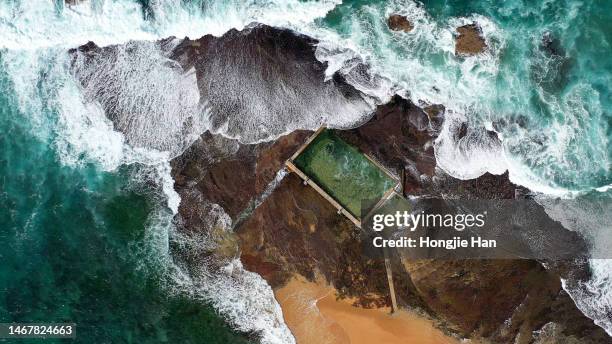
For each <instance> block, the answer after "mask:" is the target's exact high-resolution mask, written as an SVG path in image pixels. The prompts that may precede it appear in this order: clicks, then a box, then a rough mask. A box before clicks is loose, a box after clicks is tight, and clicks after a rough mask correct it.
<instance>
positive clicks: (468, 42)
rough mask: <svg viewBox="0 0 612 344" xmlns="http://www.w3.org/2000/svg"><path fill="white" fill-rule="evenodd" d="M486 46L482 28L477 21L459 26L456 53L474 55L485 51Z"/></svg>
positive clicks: (458, 54)
mask: <svg viewBox="0 0 612 344" xmlns="http://www.w3.org/2000/svg"><path fill="white" fill-rule="evenodd" d="M486 48H487V43H486V42H485V39H484V37H483V36H482V29H481V28H480V26H478V24H477V23H473V24H468V25H464V26H460V27H458V28H457V37H456V41H455V55H457V56H472V55H476V54H480V53H482V52H484V51H485V49H486Z"/></svg>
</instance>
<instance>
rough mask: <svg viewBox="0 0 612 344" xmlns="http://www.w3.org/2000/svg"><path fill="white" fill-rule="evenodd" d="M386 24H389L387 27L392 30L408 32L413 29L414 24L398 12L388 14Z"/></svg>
mask: <svg viewBox="0 0 612 344" xmlns="http://www.w3.org/2000/svg"><path fill="white" fill-rule="evenodd" d="M387 25H389V29H391V30H393V31H404V32H410V31H412V29H414V25H412V23H411V22H410V21H409V20H408V18H406V16H403V15H400V14H392V15H390V16H389V18H388V19H387Z"/></svg>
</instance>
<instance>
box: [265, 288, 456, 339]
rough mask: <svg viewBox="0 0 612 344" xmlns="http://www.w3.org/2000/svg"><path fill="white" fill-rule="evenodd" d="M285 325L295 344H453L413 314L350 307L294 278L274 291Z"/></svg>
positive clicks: (347, 302)
mask: <svg viewBox="0 0 612 344" xmlns="http://www.w3.org/2000/svg"><path fill="white" fill-rule="evenodd" d="M275 295H276V299H277V300H278V302H279V303H280V305H281V307H282V309H283V314H284V317H285V322H286V323H287V326H289V329H290V330H291V332H292V333H293V335H294V336H295V338H296V340H297V342H298V344H348V343H350V344H360V343H364V344H366V343H367V344H371V343H381V344H383V343H385V344H387V343H388V344H393V343H402V344H451V343H452V344H456V343H459V341H458V340H456V339H454V338H451V337H448V336H446V335H444V334H443V333H442V332H441V331H440V330H438V329H436V328H435V327H433V323H432V322H431V321H430V320H428V319H425V318H423V317H420V316H418V315H416V314H413V313H410V312H407V311H399V312H396V313H395V314H393V315H390V314H389V313H390V309H389V308H378V309H363V308H359V307H353V306H352V303H351V301H350V300H336V296H335V290H334V289H333V288H332V287H330V286H327V285H324V284H321V283H313V282H308V281H306V280H305V279H303V278H294V279H293V280H292V281H291V282H289V283H288V284H287V285H286V286H284V287H282V288H280V289H278V290H276V291H275Z"/></svg>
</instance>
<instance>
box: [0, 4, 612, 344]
mask: <svg viewBox="0 0 612 344" xmlns="http://www.w3.org/2000/svg"><path fill="white" fill-rule="evenodd" d="M611 7H612V5H611V4H610V3H609V2H606V1H577V0H561V1H519V0H511V1H504V2H498V1H487V0H478V1H458V0H455V1H450V0H447V1H440V0H437V1H424V2H422V3H420V2H413V1H396V0H389V1H344V2H342V3H341V2H339V1H322V2H304V1H297V0H296V1H282V2H281V1H278V2H276V1H186V0H185V1H176V0H159V1H130V0H106V1H101V0H97V1H90V2H87V3H85V4H83V5H80V6H76V7H73V8H67V7H64V6H63V5H62V4H61V2H59V1H58V2H56V3H53V2H51V1H48V0H38V1H25V0H24V1H9V0H1V1H0V239H1V242H0V244H1V245H2V247H1V248H0V262H1V264H0V296H1V298H0V320H1V321H2V322H10V321H23V322H27V321H54V322H63V321H71V322H76V323H77V325H78V328H77V333H78V340H79V341H81V342H85V343H92V342H94V343H123V342H125V343H147V342H150V343H157V342H170V343H178V342H180V343H239V342H245V341H247V339H246V338H247V337H245V336H244V335H242V334H240V333H238V332H241V333H242V332H248V331H262V329H264V328H267V327H274V326H276V327H278V326H279V325H278V324H276V323H275V322H274V321H271V322H270V321H267V320H266V321H263V320H262V321H259V320H258V319H260V318H257V316H258V315H259V314H275V313H274V312H275V311H274V307H273V305H272V306H271V305H270V304H269V303H266V302H262V303H261V304H260V303H258V301H259V300H266V297H268V298H269V297H270V293H269V291H266V289H265V288H261V287H258V288H260V289H257V290H263V291H262V294H257V293H254V292H252V291H251V290H254V289H249V286H250V284H248V283H255V284H257V283H261V281H259V280H256V279H255V280H254V279H252V278H251V277H249V278H248V279H246V281H247V282H248V283H247V282H244V283H243V282H241V283H243V284H239V286H240V287H235V288H234V289H232V288H224V287H221V286H225V284H223V283H220V282H219V283H217V282H216V280H215V279H214V278H213V279H205V280H204V282H200V283H192V284H189V283H187V284H186V285H188V286H192V287H191V288H190V287H185V284H182V283H180V282H177V281H181V280H182V279H181V278H182V277H181V276H180V274H179V277H177V272H176V267H175V266H174V265H173V257H172V253H171V250H170V249H169V247H171V245H172V242H173V239H172V235H173V234H172V233H173V227H172V224H171V221H170V219H171V218H172V215H173V208H175V206H176V203H175V202H176V199H174V198H173V197H175V196H173V195H172V192H170V191H169V190H168V184H167V183H168V182H169V181H168V173H167V161H168V159H169V156H168V154H167V152H166V153H164V152H156V151H150V150H147V149H146V147H140V149H134V147H129V146H128V145H127V144H126V143H125V140H124V139H123V138H122V136H121V135H120V134H118V133H117V132H114V131H113V130H112V127H111V126H110V124H109V123H108V121H106V120H105V119H104V116H103V114H102V113H101V112H100V109H99V107H98V106H96V104H93V103H90V102H87V101H85V100H84V98H83V96H82V94H81V91H80V90H79V88H78V86H77V84H76V82H75V81H74V78H73V77H72V76H71V74H70V72H69V71H68V68H67V58H66V54H65V51H66V50H67V49H69V48H71V47H74V46H77V45H79V44H84V43H86V42H87V41H89V40H93V41H95V42H96V43H99V44H101V45H106V44H114V43H123V42H126V41H128V40H131V39H134V40H155V39H159V38H162V37H167V36H170V35H175V36H177V37H183V36H190V37H199V36H201V35H203V34H207V33H212V34H216V35H220V34H223V32H225V31H227V30H229V29H230V28H232V27H236V28H242V27H244V26H245V25H247V24H248V23H250V22H251V21H259V22H264V23H268V24H271V25H278V26H284V27H289V28H293V29H296V30H298V31H301V32H304V33H307V34H310V35H313V36H315V37H317V38H319V39H320V40H321V41H322V44H321V46H320V49H319V51H318V56H319V58H320V59H321V60H325V61H327V62H328V63H329V64H330V66H331V68H333V69H342V68H348V67H347V66H350V60H351V58H352V57H355V56H358V57H359V58H361V59H363V60H365V61H366V62H367V63H368V64H369V67H370V70H371V71H373V72H374V73H376V74H378V75H380V76H382V77H384V78H386V79H387V80H388V81H389V82H388V83H382V84H380V85H378V86H377V87H372V88H364V89H363V90H364V92H369V93H371V94H372V95H374V96H376V97H379V98H380V99H381V101H384V99H385V97H388V96H389V95H390V94H392V93H393V92H401V93H403V94H404V95H405V96H407V97H410V98H411V99H412V100H413V101H415V102H419V101H421V102H426V103H441V104H444V105H445V106H446V107H447V110H448V111H447V116H448V117H447V118H448V123H451V124H452V123H453V121H469V122H470V123H471V124H474V127H479V126H484V127H486V128H488V129H490V130H496V131H497V132H498V133H499V134H500V136H501V137H502V138H503V142H502V145H501V146H499V147H497V146H496V147H491V146H490V142H488V141H486V140H485V139H483V137H482V136H481V135H479V133H478V132H477V131H474V132H473V133H471V134H470V135H468V137H467V138H466V139H465V140H464V141H462V142H454V141H452V140H450V139H447V138H446V136H445V133H444V132H443V133H442V135H441V137H442V139H441V140H440V141H439V142H438V143H437V146H436V149H437V151H436V153H437V155H438V159H439V162H440V164H441V166H442V167H443V168H444V169H445V170H447V172H449V173H451V174H452V175H455V176H457V177H459V178H472V177H475V176H478V175H480V174H482V173H484V172H485V171H491V172H494V173H501V172H503V171H505V170H509V171H510V175H511V178H512V180H514V181H515V182H517V183H520V184H523V185H526V186H528V187H530V188H532V189H534V190H538V191H541V192H543V193H544V194H549V195H554V196H562V197H574V198H578V199H580V198H585V199H586V198H595V199H600V200H604V201H608V200H609V199H610V197H612V196H611V195H610V192H611V191H610V185H611V184H612V171H611V170H610V159H611V158H612V149H610V146H609V144H608V142H609V140H610V139H611V138H612V129H611V124H612V123H611V121H612V94H611V91H610V88H609V85H611V84H612V60H611V59H610V55H611V53H612V46H611V44H612V8H611ZM391 13H402V14H405V15H407V16H408V17H409V19H410V20H412V21H413V22H414V23H415V29H414V31H413V32H412V33H408V34H404V33H394V32H391V31H389V30H388V29H387V28H386V22H385V19H386V17H387V16H388V15H389V14H391ZM472 21H478V22H479V23H480V24H481V26H482V30H483V34H484V36H485V38H486V40H487V43H488V45H489V47H490V48H489V50H488V51H487V52H486V53H485V54H484V55H481V56H479V57H475V58H467V59H463V58H458V57H456V56H454V53H453V51H454V39H453V32H454V27H456V26H458V25H463V24H466V23H471V22H472ZM153 84H154V83H153ZM144 91H147V92H148V93H149V94H150V93H151V92H150V91H151V90H144ZM144 91H142V90H138V89H136V88H135V89H133V90H129V92H128V93H127V94H128V95H129V96H130V97H131V98H130V99H134V100H136V101H138V100H139V99H145V98H143V97H145V95H144V93H142V92H144ZM146 99H148V98H146ZM447 129H448V128H447ZM457 147H461V149H456V148H457ZM164 168H166V169H164ZM150 180H153V181H155V182H154V183H149V182H148V181H150ZM164 183H165V184H164ZM170 184H171V181H170ZM152 185H160V186H159V187H155V186H152ZM170 189H171V188H170ZM173 202H174V203H173ZM211 221H212V220H211ZM588 226H593V230H592V231H591V232H589V235H590V236H591V237H590V239H591V240H593V241H594V242H601V243H604V244H607V243H608V242H607V241H606V240H604V239H605V238H607V237H608V236H609V235H606V233H609V229H610V228H609V227H608V226H609V225H606V224H601V223H589V224H588ZM595 246H596V245H595ZM592 268H593V271H594V276H593V278H592V280H591V281H588V282H584V283H579V284H571V283H569V282H568V283H567V289H568V291H569V292H570V294H571V295H572V296H573V297H574V300H576V303H577V304H578V306H579V307H580V309H581V310H582V311H583V312H584V313H585V314H587V315H588V316H590V317H592V318H594V319H596V320H597V321H598V323H599V324H600V325H601V326H603V327H604V328H606V330H607V331H609V332H611V331H612V318H610V314H612V264H610V263H609V261H607V260H594V261H593V262H592ZM207 283H210V286H207ZM232 283H233V282H232ZM195 285H197V288H195V287H193V286H195ZM232 285H234V284H232ZM257 285H259V284H257ZM215 288H216V289H215ZM196 289H197V290H196ZM177 290H178V291H177ZM207 290H212V291H213V292H212V293H211V292H207ZM219 290H228V293H230V294H228V295H231V297H228V298H229V299H232V300H233V301H232V302H235V303H233V304H230V305H229V306H228V305H226V304H223V303H222V302H220V301H219V300H218V299H216V298H215V297H214V296H215V294H217V293H218V291H219ZM266 293H267V294H266ZM202 295H203V296H202ZM225 296H226V297H227V295H225ZM242 306H244V307H242ZM262 307H263V308H262ZM266 307H268V308H266ZM269 307H272V308H271V309H273V311H270V313H266V312H262V309H270V308H269ZM237 309H240V311H236V310H237ZM255 313H257V314H255ZM272 318H274V317H272ZM266 319H267V318H266ZM274 319H275V318H274ZM237 324H241V326H238V325H237ZM232 328H234V329H239V330H240V331H236V330H232ZM279 331H280V332H282V331H284V329H282V328H281V330H279ZM274 333H276V332H274ZM263 338H264V341H268V342H275V341H276V342H278V341H282V340H279V339H278V338H286V337H283V336H282V335H281V336H275V335H274V334H269V333H268V334H264V335H263Z"/></svg>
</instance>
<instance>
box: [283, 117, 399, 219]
mask: <svg viewBox="0 0 612 344" xmlns="http://www.w3.org/2000/svg"><path fill="white" fill-rule="evenodd" d="M293 162H294V164H295V165H296V166H297V167H298V168H299V169H300V170H302V172H303V173H304V174H306V175H307V176H308V177H309V178H310V179H312V180H313V181H314V182H315V183H316V184H317V185H319V186H320V187H321V188H322V189H323V190H324V191H325V192H326V193H327V194H329V195H330V196H331V197H332V198H334V199H335V200H336V201H337V202H338V203H340V205H342V206H343V207H344V208H345V209H346V210H347V211H348V212H350V213H351V214H352V215H353V216H355V217H356V218H360V217H361V215H362V214H361V209H362V201H364V202H365V203H364V206H365V207H367V208H370V207H371V206H374V204H376V203H377V202H378V201H379V200H380V199H381V198H382V197H383V196H384V195H385V194H386V193H387V192H388V191H389V190H391V189H392V188H393V187H395V186H396V185H397V180H395V179H394V178H393V177H392V176H391V175H390V174H388V173H387V172H386V171H384V170H383V169H382V168H381V167H379V166H377V164H376V163H374V162H373V161H372V160H371V159H369V158H368V157H367V156H366V155H364V154H363V153H362V152H360V151H359V150H358V149H357V148H355V147H353V146H351V145H349V144H348V143H346V142H345V141H344V140H342V139H341V138H340V137H338V136H337V135H336V134H335V133H334V132H333V131H332V130H328V129H325V130H323V131H321V132H320V133H319V134H318V135H317V136H316V137H315V139H314V140H312V141H311V142H310V144H309V145H308V146H307V147H306V148H305V149H304V150H303V151H302V152H301V153H300V154H299V155H298V156H297V157H296V158H295V159H294V161H293Z"/></svg>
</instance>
